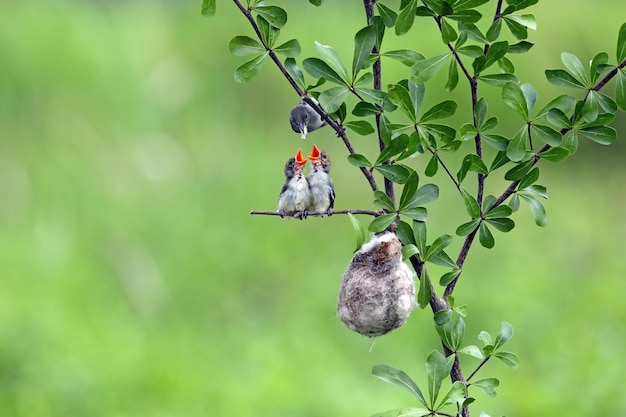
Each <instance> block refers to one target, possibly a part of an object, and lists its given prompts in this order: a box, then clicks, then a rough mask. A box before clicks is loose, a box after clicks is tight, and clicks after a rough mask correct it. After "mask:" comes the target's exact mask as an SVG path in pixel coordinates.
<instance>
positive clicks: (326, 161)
mask: <svg viewBox="0 0 626 417" xmlns="http://www.w3.org/2000/svg"><path fill="white" fill-rule="evenodd" d="M308 159H309V161H311V171H310V172H309V175H307V177H306V179H307V181H308V182H309V188H310V189H311V203H310V204H309V207H308V208H307V211H308V212H309V213H326V214H328V215H329V216H330V215H331V214H332V210H333V207H334V206H335V188H334V187H333V181H332V180H331V179H330V165H331V163H330V156H329V155H328V153H327V152H326V151H321V152H320V150H319V149H318V148H317V146H316V145H313V150H311V154H310V155H309V158H308Z"/></svg>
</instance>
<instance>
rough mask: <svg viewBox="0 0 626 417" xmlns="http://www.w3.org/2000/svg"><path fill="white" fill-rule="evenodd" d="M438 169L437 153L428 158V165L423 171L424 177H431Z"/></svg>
mask: <svg viewBox="0 0 626 417" xmlns="http://www.w3.org/2000/svg"><path fill="white" fill-rule="evenodd" d="M438 168H439V159H438V158H437V153H434V154H433V156H431V157H430V160H429V161H428V165H426V169H424V175H426V176H427V177H432V176H434V175H435V174H436V173H437V169H438Z"/></svg>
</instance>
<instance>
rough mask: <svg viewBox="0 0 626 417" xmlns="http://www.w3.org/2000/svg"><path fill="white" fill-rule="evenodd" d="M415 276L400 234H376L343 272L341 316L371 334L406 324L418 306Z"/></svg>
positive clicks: (389, 232)
mask: <svg viewBox="0 0 626 417" xmlns="http://www.w3.org/2000/svg"><path fill="white" fill-rule="evenodd" d="M413 275H414V274H413V272H412V271H411V269H410V268H409V267H408V266H407V264H405V263H404V262H403V261H402V243H400V240H399V239H398V237H397V236H396V234H395V233H394V232H391V231H387V232H383V233H380V234H377V235H374V236H373V237H372V239H371V240H370V241H369V242H368V243H366V244H365V245H363V246H362V247H361V249H359V251H358V252H357V253H355V254H354V257H353V258H352V260H351V261H350V264H349V265H348V268H347V269H346V271H345V272H344V273H343V277H342V279H341V289H340V290H339V303H338V306H337V313H338V314H339V318H340V319H341V321H342V322H343V323H344V324H345V325H346V326H347V327H348V328H349V329H350V330H352V331H355V332H357V333H360V334H362V335H364V336H369V337H374V336H382V335H384V334H387V333H389V332H390V331H392V330H393V329H395V328H398V327H400V326H402V325H403V324H404V323H405V322H406V320H407V318H408V317H409V314H410V313H411V310H412V309H413V308H414V307H415V306H416V305H417V304H416V302H415V282H414V281H413Z"/></svg>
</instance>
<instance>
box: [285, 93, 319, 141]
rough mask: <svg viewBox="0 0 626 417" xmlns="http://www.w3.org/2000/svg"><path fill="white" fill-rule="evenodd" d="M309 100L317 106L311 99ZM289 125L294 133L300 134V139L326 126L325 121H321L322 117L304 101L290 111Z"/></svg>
mask: <svg viewBox="0 0 626 417" xmlns="http://www.w3.org/2000/svg"><path fill="white" fill-rule="evenodd" d="M311 100H313V101H314V102H315V104H319V103H318V102H317V100H315V99H314V98H313V97H311ZM289 123H291V128H292V129H293V131H294V132H296V133H300V135H301V136H302V139H306V135H307V134H308V133H309V132H312V131H314V130H317V129H319V128H320V127H323V126H326V121H324V120H322V117H321V116H320V115H319V114H318V113H317V112H316V111H315V110H313V108H312V107H311V106H310V105H309V103H307V102H306V101H304V100H302V101H301V102H300V103H298V104H296V105H295V106H294V107H293V108H292V109H291V112H290V113H289Z"/></svg>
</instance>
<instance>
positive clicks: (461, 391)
mask: <svg viewBox="0 0 626 417" xmlns="http://www.w3.org/2000/svg"><path fill="white" fill-rule="evenodd" d="M466 391H467V388H466V387H465V384H464V383H462V382H461V381H455V382H454V383H453V384H452V386H451V387H450V390H449V391H448V393H447V394H446V395H445V396H444V397H443V398H442V399H441V403H440V404H439V405H438V406H437V408H436V409H437V410H439V409H441V408H442V407H443V406H445V405H448V404H457V403H461V402H463V400H464V399H465V394H466Z"/></svg>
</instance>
